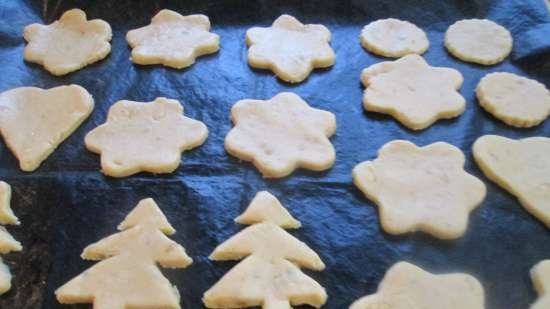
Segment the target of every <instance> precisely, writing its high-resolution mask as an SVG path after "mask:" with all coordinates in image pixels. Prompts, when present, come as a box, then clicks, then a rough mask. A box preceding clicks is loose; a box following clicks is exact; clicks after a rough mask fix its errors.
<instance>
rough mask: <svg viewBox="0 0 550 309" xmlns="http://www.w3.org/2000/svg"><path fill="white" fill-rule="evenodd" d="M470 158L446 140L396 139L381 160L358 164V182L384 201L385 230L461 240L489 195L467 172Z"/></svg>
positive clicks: (379, 201) (355, 178) (355, 176)
mask: <svg viewBox="0 0 550 309" xmlns="http://www.w3.org/2000/svg"><path fill="white" fill-rule="evenodd" d="M464 160H465V159H464V155H463V154H462V152H461V151H460V149H458V148H456V147H454V146H452V145H450V144H447V143H444V142H437V143H433V144H430V145H427V146H424V147H417V146H416V145H414V144H413V143H411V142H408V141H403V140H394V141H391V142H389V143H387V144H385V145H384V146H383V147H382V148H381V149H380V150H379V151H378V158H376V159H375V160H373V161H365V162H362V163H360V164H358V165H357V166H355V168H354V169H353V173H352V174H353V182H354V184H355V185H356V186H357V187H358V188H359V189H360V190H361V191H362V192H363V193H364V194H365V195H366V196H367V198H368V199H370V200H372V201H373V202H374V203H375V204H376V205H378V208H379V213H380V222H381V224H382V228H383V229H384V231H386V232H388V233H390V234H394V235H399V234H404V233H409V232H416V231H422V232H425V233H428V234H430V235H432V236H434V237H437V238H440V239H455V238H458V237H461V236H462V235H463V234H464V232H465V231H466V228H467V225H468V216H469V213H470V212H471V211H472V210H473V209H475V208H476V207H477V206H479V204H480V203H481V202H482V201H483V199H484V198H485V193H486V188H485V185H484V184H483V182H481V181H480V180H479V179H477V178H475V177H474V176H472V175H470V174H468V173H466V172H465V171H464Z"/></svg>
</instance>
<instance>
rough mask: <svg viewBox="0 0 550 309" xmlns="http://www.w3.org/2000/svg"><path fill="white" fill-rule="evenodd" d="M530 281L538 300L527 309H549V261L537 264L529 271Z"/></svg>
mask: <svg viewBox="0 0 550 309" xmlns="http://www.w3.org/2000/svg"><path fill="white" fill-rule="evenodd" d="M531 279H532V280H533V285H534V286H535V290H536V291H537V293H538V294H539V299H538V300H537V301H536V302H535V303H534V304H532V305H531V307H529V309H548V308H550V260H544V261H542V262H539V263H538V264H537V265H535V266H534V267H533V268H532V269H531Z"/></svg>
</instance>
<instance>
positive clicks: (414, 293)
mask: <svg viewBox="0 0 550 309" xmlns="http://www.w3.org/2000/svg"><path fill="white" fill-rule="evenodd" d="M390 308H391V309H405V308H407V309H408V308H410V309H412V308H418V309H443V308H445V309H484V308H485V295H484V291H483V286H482V285H481V283H479V281H478V280H477V279H476V278H474V277H472V276H470V275H467V274H461V273H454V274H442V275H434V274H431V273H429V272H427V271H425V270H423V269H421V268H420V267H418V266H415V265H413V264H410V263H407V262H399V263H397V264H395V265H394V266H392V267H391V268H390V269H389V270H388V271H387V272H386V275H385V276H384V279H383V280H382V282H381V283H380V285H379V286H378V292H377V293H376V294H372V295H368V296H365V297H363V298H361V299H359V300H357V301H356V302H355V303H353V304H352V305H351V307H350V309H390Z"/></svg>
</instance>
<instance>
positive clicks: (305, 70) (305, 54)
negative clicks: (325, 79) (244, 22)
mask: <svg viewBox="0 0 550 309" xmlns="http://www.w3.org/2000/svg"><path fill="white" fill-rule="evenodd" d="M330 36H331V34H330V31H329V30H328V29H327V28H326V27H325V26H323V25H317V24H310V25H304V24H302V23H301V22H300V21H298V20H297V19H296V18H294V17H292V16H289V15H281V16H280V17H279V18H277V19H276V20H275V21H274V22H273V25H271V27H268V28H261V27H254V28H251V29H249V30H248V31H247V32H246V43H247V45H248V46H249V47H250V48H249V50H248V63H249V64H250V66H252V67H254V68H258V69H270V70H272V71H273V72H274V73H275V75H277V76H278V77H279V78H280V79H282V80H284V81H286V82H290V83H299V82H301V81H303V80H305V79H306V78H307V77H308V76H309V74H310V73H311V71H312V70H313V69H314V68H326V67H330V66H332V65H333V64H334V60H335V58H336V56H335V54H334V51H333V50H332V48H331V47H330V44H329V43H330Z"/></svg>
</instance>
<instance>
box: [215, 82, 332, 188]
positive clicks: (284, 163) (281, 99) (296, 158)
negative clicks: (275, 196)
mask: <svg viewBox="0 0 550 309" xmlns="http://www.w3.org/2000/svg"><path fill="white" fill-rule="evenodd" d="M231 119H232V120H233V123H234V124H235V127H234V128H233V129H232V130H231V131H230V132H229V133H228V134H227V136H226V138H225V149H226V150H227V152H229V153H230V154H231V155H233V156H235V157H237V158H239V159H242V160H245V161H252V163H253V164H254V166H256V168H258V170H260V172H261V173H262V175H263V176H264V177H284V176H287V175H289V174H290V173H292V172H293V171H294V170H295V169H296V168H298V167H303V168H306V169H310V170H314V171H322V170H326V169H329V168H330V167H331V166H332V165H333V164H334V159H335V152H334V147H333V146H332V144H331V143H330V141H329V140H328V137H330V136H332V135H333V134H334V131H335V130H336V119H335V117H334V114H332V113H330V112H327V111H323V110H319V109H315V108H312V107H310V106H309V105H308V104H307V103H306V102H305V101H304V100H302V99H301V98H300V97H299V96H297V95H296V94H293V93H289V92H283V93H279V94H278V95H276V96H275V97H273V98H272V99H270V100H267V101H261V100H241V101H239V102H237V103H236V104H235V105H234V106H233V108H232V109H231Z"/></svg>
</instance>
